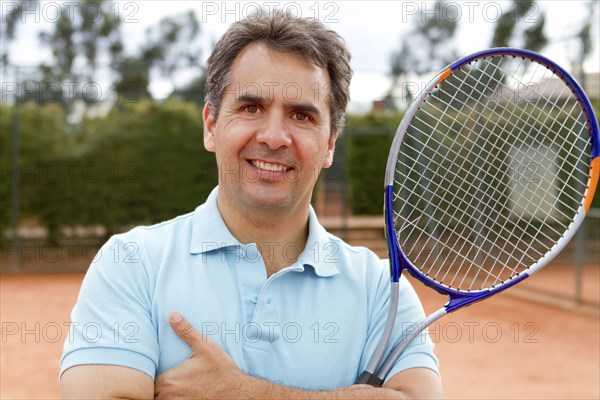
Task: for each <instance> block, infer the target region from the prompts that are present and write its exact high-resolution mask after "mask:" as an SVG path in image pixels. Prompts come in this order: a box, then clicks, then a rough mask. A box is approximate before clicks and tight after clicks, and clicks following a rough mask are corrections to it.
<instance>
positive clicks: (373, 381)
mask: <svg viewBox="0 0 600 400" xmlns="http://www.w3.org/2000/svg"><path fill="white" fill-rule="evenodd" d="M356 384H357V385H371V386H374V387H381V386H382V385H383V379H380V378H378V377H377V376H375V374H372V373H370V372H368V371H364V372H363V373H362V374H360V376H359V377H358V379H357V380H356Z"/></svg>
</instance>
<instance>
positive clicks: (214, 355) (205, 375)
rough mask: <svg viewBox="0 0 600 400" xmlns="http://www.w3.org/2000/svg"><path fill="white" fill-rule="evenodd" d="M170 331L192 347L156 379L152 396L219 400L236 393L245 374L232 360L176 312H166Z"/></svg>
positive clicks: (235, 395)
mask: <svg viewBox="0 0 600 400" xmlns="http://www.w3.org/2000/svg"><path fill="white" fill-rule="evenodd" d="M169 324H170V325H171V328H172V329H173V331H174V332H175V333H176V334H177V335H178V336H179V337H180V338H181V339H182V340H183V341H184V342H186V343H187V344H188V345H189V346H190V347H191V348H192V354H191V355H190V357H189V358H188V359H187V360H185V361H183V362H182V363H181V364H179V365H177V366H176V367H174V368H171V369H169V370H167V371H165V372H163V373H162V374H160V375H159V376H158V377H157V378H156V382H155V383H154V398H156V399H166V398H175V397H178V398H181V397H185V398H196V399H220V398H235V397H237V396H239V394H240V392H239V391H240V390H241V388H242V387H244V381H245V380H247V379H249V378H250V377H249V376H248V375H246V374H244V373H243V372H242V371H241V370H240V369H239V368H238V367H237V365H236V364H235V362H234V361H233V359H232V358H231V357H230V356H229V355H228V354H227V353H225V351H223V349H221V347H219V345H218V344H216V343H215V342H213V341H212V340H211V339H209V338H208V337H206V336H204V335H203V334H202V333H201V332H199V331H197V330H196V329H194V327H193V326H192V325H191V324H190V323H189V322H188V321H187V320H186V319H185V318H184V317H183V316H182V315H181V314H180V313H178V312H176V311H175V312H172V313H171V314H169Z"/></svg>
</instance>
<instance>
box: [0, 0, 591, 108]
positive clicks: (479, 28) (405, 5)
mask: <svg viewBox="0 0 600 400" xmlns="http://www.w3.org/2000/svg"><path fill="white" fill-rule="evenodd" d="M74 2H75V1H71V4H72V3H74ZM15 3H18V1H10V0H0V12H1V13H2V17H3V16H4V15H5V13H7V12H9V11H10V9H11V8H10V7H11V6H14V4H15ZM511 3H512V2H510V1H448V2H447V5H446V8H445V9H442V10H441V12H440V13H439V15H441V17H442V18H457V19H458V20H459V31H458V33H457V35H456V45H457V49H458V52H459V54H460V55H461V56H464V55H468V54H470V53H473V52H475V51H478V50H482V49H485V48H487V47H489V43H490V40H491V36H492V32H493V29H494V26H495V23H496V21H497V20H498V18H499V17H500V15H502V13H503V12H506V11H507V10H508V8H509V7H510V5H511ZM589 3H590V1H577V0H575V1H558V0H542V1H538V7H537V8H536V9H534V10H532V11H531V12H530V13H529V15H527V17H526V18H527V21H531V22H534V21H537V19H538V18H539V17H540V15H541V13H542V11H544V12H545V13H546V17H547V26H546V30H545V32H546V35H547V36H548V37H549V38H550V44H549V45H548V46H547V47H546V48H545V49H544V50H543V51H542V53H543V54H544V55H546V56H548V57H549V58H551V59H553V60H555V61H556V62H558V63H559V64H561V65H563V66H564V67H565V68H567V69H570V59H571V58H572V57H573V49H574V48H575V46H576V42H574V41H573V40H570V39H569V37H570V36H572V35H573V34H574V33H575V32H576V31H577V30H578V29H580V26H581V25H580V24H581V21H583V19H584V18H585V16H586V15H587V13H588V7H587V4H589ZM592 3H594V4H595V8H596V21H598V19H599V18H600V17H599V16H600V11H599V10H598V5H599V3H600V2H598V1H597V0H594V1H592ZM65 4H68V2H67V3H65V2H62V1H45V2H42V3H41V5H39V6H38V8H37V9H35V10H33V11H31V12H30V13H28V14H27V15H26V16H25V17H24V18H23V20H22V21H20V23H19V24H18V27H17V41H16V42H15V43H14V44H13V45H12V46H11V48H10V50H11V61H12V63H14V64H17V65H26V66H27V65H32V66H33V65H37V64H39V63H40V61H42V60H44V59H48V58H49V56H50V53H49V51H48V50H47V49H44V48H41V47H40V45H39V42H38V41H37V33H38V32H39V31H41V30H51V29H53V26H52V24H53V20H55V17H54V16H55V15H56V10H57V9H60V8H61V7H62V8H63V9H64V8H66V7H68V6H65ZM257 5H259V6H262V7H263V8H288V9H290V10H292V11H293V12H294V13H296V14H299V15H301V16H303V17H313V18H314V17H316V18H318V19H319V20H321V21H323V22H324V23H326V24H327V25H329V26H330V27H331V28H333V29H334V30H336V31H338V32H339V33H340V34H341V35H342V36H343V37H344V38H345V40H346V42H347V45H348V47H349V49H350V51H351V52H352V56H353V58H352V66H353V69H354V71H355V78H354V79H353V83H352V87H351V96H352V101H353V102H354V103H355V105H356V104H358V103H363V104H366V103H370V101H372V100H373V99H377V98H380V97H381V96H382V95H383V94H384V93H385V91H386V89H387V88H388V87H389V80H388V78H387V74H388V71H389V59H390V54H391V52H392V51H394V50H395V49H397V48H398V47H399V42H400V38H401V37H402V34H403V33H405V32H407V31H408V30H409V29H411V28H412V26H414V25H413V24H414V23H415V21H414V20H415V19H417V20H418V18H419V12H420V11H421V10H425V11H430V12H433V6H434V3H433V2H429V1H402V2H400V1H319V2H318V1H313V0H309V1H295V2H287V1H269V0H265V1H253V2H248V1H241V2H240V1H228V2H224V1H191V0H187V1H156V0H145V1H139V0H138V1H127V0H125V1H117V2H115V5H114V8H113V10H112V12H113V13H118V15H119V16H120V17H121V18H122V19H123V22H124V23H123V37H124V42H125V46H126V49H127V51H129V52H131V53H135V52H136V46H138V45H139V44H140V43H142V41H143V37H144V31H145V29H146V28H147V27H148V26H150V25H152V24H155V23H157V22H158V21H159V20H160V19H161V18H163V17H164V16H166V15H170V14H176V13H181V12H184V11H187V10H190V9H193V10H195V11H196V15H197V18H198V20H199V22H200V23H201V25H202V27H201V29H202V37H203V41H204V48H205V50H204V51H203V54H202V56H203V58H204V59H206V57H207V56H208V53H209V51H210V48H211V44H212V43H213V42H214V41H216V40H217V39H218V38H219V37H220V35H222V33H223V32H224V31H225V30H226V29H227V27H228V26H229V25H230V24H231V23H233V22H234V21H236V20H239V19H240V18H243V17H244V16H245V15H247V14H248V13H249V12H251V11H252V10H254V9H255V8H256V6H257ZM593 37H594V38H595V44H594V55H593V56H592V57H590V59H589V60H588V62H587V64H586V69H587V71H598V70H600V55H599V52H598V41H599V40H598V38H599V37H600V33H599V31H598V24H596V26H595V27H594V32H593ZM170 89H171V86H170V84H169V83H167V82H164V81H162V82H161V81H155V82H154V83H153V85H152V87H151V90H152V92H153V93H154V94H155V95H157V96H159V97H160V96H162V95H164V94H166V93H168V92H169V91H170Z"/></svg>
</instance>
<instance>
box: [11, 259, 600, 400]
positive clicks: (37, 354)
mask: <svg viewBox="0 0 600 400" xmlns="http://www.w3.org/2000/svg"><path fill="white" fill-rule="evenodd" d="M598 269H599V268H598V265H594V266H592V268H586V270H585V271H584V294H585V296H584V297H583V298H584V300H585V303H586V304H585V305H584V306H579V307H571V309H569V306H566V307H565V306H564V304H563V305H562V306H561V305H560V304H558V305H556V304H554V305H548V304H542V303H540V302H539V301H537V300H539V299H536V300H535V301H534V300H532V299H531V298H527V299H525V297H524V296H521V295H517V294H518V293H516V292H515V293H514V294H510V293H502V294H500V295H498V296H496V297H494V298H491V299H489V300H486V301H484V302H482V303H479V304H476V305H474V306H472V307H468V308H466V309H464V310H461V311H458V312H456V313H454V314H451V315H448V316H446V317H444V318H442V319H441V320H439V321H438V322H437V323H435V324H434V325H433V326H432V329H431V335H432V338H433V340H434V341H435V342H436V343H437V348H436V349H437V355H438V357H439V359H440V363H441V371H442V375H443V380H444V386H445V391H446V397H447V398H449V399H598V398H600V351H599V347H600V319H599V317H598V312H597V311H598V298H599V293H598V281H599V277H598ZM550 270H552V272H549V273H546V271H550ZM538 275H539V277H538V276H535V277H532V278H531V284H530V286H531V287H530V288H526V289H528V290H525V291H521V292H522V293H525V294H527V293H536V292H537V288H536V286H537V287H539V286H541V285H542V284H543V283H544V282H548V283H549V284H551V285H553V286H556V287H558V286H559V285H560V284H561V282H563V283H565V282H566V285H571V286H570V287H571V288H572V283H571V282H569V279H571V280H572V277H571V278H569V276H571V275H572V271H570V270H569V269H567V268H562V269H561V268H559V267H557V268H552V269H550V268H548V269H546V270H544V271H541V272H540V273H539V274H538ZM82 279H83V274H81V273H73V274H37V275H4V276H1V277H0V301H1V302H0V316H1V322H2V340H1V342H0V346H1V349H0V354H1V358H0V374H1V377H0V397H1V398H2V399H36V398H37V399H41V398H57V397H58V396H59V385H58V370H59V366H58V364H59V358H60V355H61V351H62V345H63V341H64V340H65V337H66V335H67V333H68V325H67V324H68V321H69V313H70V310H71V307H72V306H73V304H74V302H75V299H76V297H77V293H78V290H79V286H80V284H81V281H82ZM534 279H535V280H534ZM534 282H535V283H534ZM414 286H415V287H416V288H417V290H418V292H419V294H420V295H421V298H422V300H423V303H424V306H425V308H426V310H427V311H428V313H429V312H431V311H434V310H435V309H437V308H438V307H439V306H440V305H442V304H443V303H444V302H445V298H444V297H443V296H441V295H438V294H437V293H432V292H431V291H430V290H428V289H424V288H423V286H422V285H421V284H419V283H415V284H414ZM514 289H515V290H517V289H520V288H514ZM511 291H512V289H511ZM525 296H526V295H525Z"/></svg>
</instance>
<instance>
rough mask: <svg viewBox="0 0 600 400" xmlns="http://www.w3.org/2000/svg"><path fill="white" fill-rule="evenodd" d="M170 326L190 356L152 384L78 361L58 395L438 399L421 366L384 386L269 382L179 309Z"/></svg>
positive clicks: (121, 370) (435, 383) (432, 377)
mask: <svg viewBox="0 0 600 400" xmlns="http://www.w3.org/2000/svg"><path fill="white" fill-rule="evenodd" d="M169 323H170V324H171V327H172V328H173V330H174V331H175V332H176V333H177V335H179V337H180V338H181V339H182V340H184V341H185V342H186V343H187V344H188V345H189V346H190V347H191V348H192V354H191V355H190V357H189V358H188V359H186V360H185V361H184V362H182V363H181V364H179V365H178V366H176V367H174V368H172V369H170V370H167V371H165V372H163V373H162V374H161V375H159V376H158V377H157V378H156V382H153V381H152V379H151V378H150V377H149V376H148V375H146V374H144V373H143V372H140V371H137V370H134V369H131V368H126V367H119V366H113V365H80V366H76V367H72V368H69V369H68V370H67V371H65V372H64V373H63V376H62V378H61V394H62V397H63V398H77V399H85V398H99V397H102V398H113V399H123V398H127V399H152V398H156V399H167V398H182V397H184V398H196V399H219V398H224V399H232V398H260V399H285V398H293V399H306V400H310V399H440V398H443V391H442V385H441V382H440V379H439V377H438V375H437V374H436V373H435V372H433V371H431V370H429V369H426V368H414V369H409V370H406V371H403V372H401V373H398V374H396V375H394V376H393V377H392V378H391V379H389V380H388V381H387V382H386V383H385V385H384V386H383V388H373V387H371V386H368V385H352V386H348V387H345V388H341V389H335V390H331V391H309V390H300V389H294V388H290V387H286V386H281V385H277V384H273V383H270V382H268V381H265V380H263V379H259V378H255V377H252V376H250V375H247V374H245V373H244V372H242V371H241V370H240V369H239V368H238V367H237V366H236V365H235V363H234V361H233V360H232V359H231V357H229V356H228V355H227V353H225V352H224V351H223V350H222V349H221V348H220V347H219V346H218V345H217V344H216V343H214V342H212V341H211V340H210V339H209V338H207V337H205V336H203V335H202V333H200V332H199V331H197V330H196V329H194V328H193V327H192V326H191V325H190V324H189V323H188V322H187V320H186V319H185V318H183V317H182V316H181V315H180V314H178V313H173V314H171V316H170V318H169Z"/></svg>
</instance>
